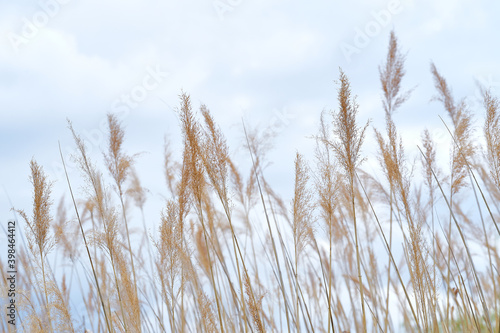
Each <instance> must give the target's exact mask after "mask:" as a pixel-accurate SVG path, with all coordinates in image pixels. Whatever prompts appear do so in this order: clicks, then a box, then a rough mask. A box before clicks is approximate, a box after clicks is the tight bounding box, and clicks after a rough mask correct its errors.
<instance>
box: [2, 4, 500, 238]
mask: <svg viewBox="0 0 500 333" xmlns="http://www.w3.org/2000/svg"><path fill="white" fill-rule="evenodd" d="M498 13H500V3H499V2H498V1H439V0H437V1H436V0H422V1H411V0H408V1H404V0H401V1H374V0H370V1H368V0H367V1H309V2H307V1H284V0H265V1H263V0H252V1H250V0H220V1H219V0H217V1H214V0H185V1H159V0H120V1H118V0H109V1H96V0H86V1H79V0H39V1H24V0H23V1H21V0H17V1H15V2H14V1H12V2H7V1H2V2H1V4H0V36H1V38H0V110H1V111H0V184H1V185H2V187H3V189H2V191H1V194H0V198H1V199H0V220H1V221H2V223H4V222H5V223H6V221H7V219H9V218H11V217H12V213H11V212H10V211H9V209H10V207H11V204H10V203H9V202H8V198H10V200H12V204H13V205H14V206H15V207H16V208H18V209H26V210H29V209H30V198H31V191H32V189H31V186H30V184H29V181H28V176H29V161H30V160H31V158H32V157H34V158H35V159H36V160H37V161H38V162H39V163H40V164H41V165H43V166H44V167H45V170H46V171H47V173H48V174H49V175H50V177H51V179H52V180H54V181H56V183H55V187H54V194H55V198H54V200H55V201H56V202H57V201H58V199H59V196H60V195H62V194H63V193H64V192H65V191H66V188H67V185H66V182H65V180H64V179H63V178H61V176H62V175H61V173H60V163H61V162H60V157H59V151H58V141H59V142H60V143H61V146H62V149H63V154H64V156H65V158H69V155H70V154H71V153H72V151H73V150H74V143H73V141H72V138H71V136H70V133H69V131H68V129H67V123H66V119H70V120H71V121H72V122H73V125H74V127H75V130H76V131H77V132H79V133H81V134H82V136H83V137H84V138H86V139H87V140H89V141H90V142H91V147H93V153H94V154H93V156H94V157H95V158H100V155H99V154H100V153H99V150H100V149H101V148H99V147H103V145H102V144H103V143H104V141H103V136H102V130H101V129H100V128H101V123H102V121H103V120H104V119H105V116H106V113H108V112H116V113H119V114H120V115H122V119H123V124H124V126H125V127H126V130H127V134H126V143H127V149H128V151H129V152H130V153H135V152H144V153H143V154H142V155H141V156H140V158H139V160H138V163H137V168H138V171H139V174H140V176H141V180H142V181H143V184H144V185H145V186H146V187H148V188H149V189H150V190H151V193H150V201H151V202H152V203H151V206H150V207H153V208H154V209H152V211H150V212H149V213H148V214H149V219H150V220H151V221H154V220H155V219H157V218H158V217H159V214H160V211H159V209H157V208H158V207H161V205H162V202H163V196H164V195H166V194H167V189H166V187H165V185H164V178H163V172H162V163H163V156H162V151H163V140H164V136H165V135H168V136H169V137H170V139H171V140H172V141H173V142H174V145H173V147H174V148H178V147H179V146H178V144H179V142H180V136H179V129H178V125H179V124H178V120H177V118H176V116H175V113H174V111H173V110H174V109H175V108H176V107H177V105H178V104H179V98H178V95H179V94H180V93H181V91H185V92H186V93H188V94H190V95H191V98H192V101H193V106H194V107H195V108H198V107H199V105H200V104H201V103H204V104H206V105H207V106H208V108H209V109H210V110H211V111H212V112H213V114H214V117H215V119H216V121H217V122H218V123H219V124H220V126H221V128H222V129H223V131H224V132H225V134H226V135H227V138H228V143H229V146H230V148H231V151H232V152H233V153H234V156H235V158H236V159H237V161H238V163H239V164H240V165H242V166H243V167H244V165H245V163H249V161H250V160H249V158H248V156H247V154H246V152H245V151H244V150H242V149H240V148H241V143H242V135H241V133H242V125H241V123H242V119H244V120H245V122H246V123H248V124H249V126H253V127H255V126H259V127H260V128H262V129H264V128H266V127H269V126H271V131H272V132H273V133H274V134H275V135H276V137H275V141H274V147H275V148H274V150H272V151H270V153H269V159H270V160H272V161H273V164H272V165H271V166H270V167H269V168H268V169H267V170H266V176H267V177H268V178H269V180H270V181H271V183H272V184H274V186H276V188H277V189H278V190H279V191H280V192H281V193H283V194H284V196H285V199H287V200H288V199H289V198H290V196H291V189H292V187H293V172H292V171H293V159H294V154H295V151H297V150H298V151H299V152H302V153H304V154H305V155H306V156H307V157H308V158H310V157H312V154H311V149H312V147H313V142H312V140H311V139H309V138H308V136H311V135H313V134H314V133H315V132H316V129H317V124H318V120H319V115H320V113H321V111H322V110H323V109H326V110H330V109H335V108H336V107H337V104H336V89H337V87H336V85H335V82H334V80H336V79H337V78H338V73H339V67H341V68H342V69H343V70H344V71H345V73H346V74H347V76H348V77H349V79H350V80H351V83H352V90H353V93H354V94H356V95H358V102H359V104H360V114H359V117H360V121H363V122H364V121H366V120H368V119H371V120H372V125H373V126H378V127H379V128H380V127H382V126H383V111H382V109H381V102H380V84H379V81H378V66H379V65H380V64H381V63H382V62H383V61H384V58H385V55H386V51H387V45H388V39H389V33H390V30H391V29H394V30H395V32H396V34H397V36H398V38H399V42H400V45H401V47H402V48H403V50H406V51H407V52H408V53H407V62H406V69H407V75H406V76H405V78H404V80H403V86H404V87H406V88H408V89H409V88H412V87H416V88H415V90H414V93H413V95H412V97H411V98H410V99H409V101H408V102H407V103H406V104H405V105H403V107H402V108H401V110H400V111H399V113H398V114H397V115H396V117H395V121H396V123H397V125H398V128H399V129H400V131H401V132H402V133H403V135H404V138H405V140H406V141H405V142H406V144H407V147H408V150H409V151H410V152H411V149H413V148H412V147H414V146H415V144H416V140H417V139H418V138H419V136H420V133H421V131H422V130H423V129H424V128H425V127H428V128H430V129H431V131H432V133H433V135H434V136H435V139H437V140H438V141H439V138H440V137H441V136H443V135H444V130H443V126H442V124H441V123H440V121H439V118H438V115H443V114H444V112H443V109H442V107H441V105H439V104H438V103H437V102H430V100H431V98H432V96H433V95H434V89H433V82H432V77H431V75H430V71H429V64H430V62H431V61H434V63H435V64H436V66H437V68H438V69H439V71H440V72H441V74H442V75H443V76H444V77H445V78H446V79H447V80H448V82H449V84H450V85H451V86H452V87H453V92H454V93H455V96H456V97H457V98H461V97H467V101H468V102H469V103H470V105H471V107H472V108H473V111H474V112H475V113H476V114H477V119H482V112H483V111H482V109H481V108H480V104H479V103H478V100H477V98H476V95H478V89H477V88H476V86H475V80H477V81H479V82H481V83H482V84H484V85H486V86H488V85H490V86H492V88H493V89H494V91H496V93H497V94H498V93H499V92H500V86H499V81H500V62H499V61H498V60H499V59H500V43H499V37H498V32H499V31H500V23H498V22H499V20H498ZM367 138H368V139H367V143H366V147H365V149H364V151H365V152H366V154H367V155H369V157H370V156H374V154H375V150H374V149H372V148H373V145H372V142H373V131H372V129H370V131H369V132H368V135H367ZM367 167H368V166H367ZM70 177H71V178H72V179H74V180H75V182H76V179H78V178H79V173H78V172H77V171H76V170H74V169H70ZM155 202H156V203H157V204H155ZM0 237H2V238H3V237H4V235H2V236H0Z"/></svg>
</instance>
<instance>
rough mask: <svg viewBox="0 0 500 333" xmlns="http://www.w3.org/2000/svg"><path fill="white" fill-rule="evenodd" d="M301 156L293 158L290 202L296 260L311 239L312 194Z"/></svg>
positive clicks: (307, 173)
mask: <svg viewBox="0 0 500 333" xmlns="http://www.w3.org/2000/svg"><path fill="white" fill-rule="evenodd" d="M308 170H309V169H308V166H307V164H306V162H305V161H304V158H303V157H302V155H301V154H299V153H297V154H296V156H295V191H294V197H293V200H292V207H293V209H292V214H293V223H292V228H293V234H294V245H295V253H296V259H298V257H299V256H300V254H301V253H302V251H303V250H304V247H305V246H306V245H307V243H308V242H309V241H311V237H313V234H312V230H313V225H312V224H313V218H314V217H313V204H312V193H311V191H310V190H309V188H308V185H307V183H308V181H309V171H308Z"/></svg>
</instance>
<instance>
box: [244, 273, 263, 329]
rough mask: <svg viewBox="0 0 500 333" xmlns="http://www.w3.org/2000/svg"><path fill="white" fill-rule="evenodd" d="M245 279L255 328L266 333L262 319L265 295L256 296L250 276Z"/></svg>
mask: <svg viewBox="0 0 500 333" xmlns="http://www.w3.org/2000/svg"><path fill="white" fill-rule="evenodd" d="M244 279H245V293H246V294H247V304H248V307H249V308H250V314H251V315H252V319H253V324H254V328H255V330H256V331H257V332H259V333H264V332H265V331H266V330H265V328H264V324H263V323H262V319H261V312H262V299H263V298H264V295H261V296H259V297H258V296H256V295H255V294H254V293H253V291H252V290H251V284H250V279H249V277H248V274H246V275H245V276H244Z"/></svg>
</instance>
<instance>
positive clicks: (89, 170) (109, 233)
mask: <svg viewBox="0 0 500 333" xmlns="http://www.w3.org/2000/svg"><path fill="white" fill-rule="evenodd" d="M68 127H69V129H70V131H71V133H72V134H73V139H74V140H75V144H76V146H77V150H78V152H79V156H75V157H74V158H75V159H76V162H77V163H78V165H79V167H80V169H81V171H82V172H83V175H84V177H85V180H86V182H87V186H88V188H87V193H88V195H89V199H90V200H91V201H93V206H94V209H95V210H96V211H97V216H98V217H99V219H100V221H101V223H102V225H103V227H104V232H101V231H99V229H97V230H94V233H95V239H96V240H97V241H98V244H99V245H100V246H101V247H103V248H104V249H105V250H106V251H107V253H108V255H109V259H110V261H111V268H112V271H113V277H114V281H115V285H114V287H115V288H116V292H117V295H118V301H119V306H120V312H121V318H122V319H123V324H124V325H125V330H126V331H127V321H126V320H125V318H126V316H125V311H124V308H123V302H122V296H121V292H120V284H119V279H118V274H117V272H116V269H117V266H116V265H117V262H116V258H115V255H116V254H115V252H116V251H119V250H120V248H119V247H118V244H120V241H119V239H118V223H117V222H118V221H117V216H116V212H115V210H114V209H113V207H112V206H111V204H110V198H109V195H108V193H107V192H106V189H105V187H104V183H103V180H102V175H101V173H100V172H99V171H98V170H97V169H96V167H95V166H94V164H93V163H92V161H91V160H90V159H89V157H88V154H87V148H86V146H85V143H84V141H83V140H82V138H81V137H80V136H79V135H77V134H76V132H75V130H74V129H73V125H72V124H71V122H69V121H68Z"/></svg>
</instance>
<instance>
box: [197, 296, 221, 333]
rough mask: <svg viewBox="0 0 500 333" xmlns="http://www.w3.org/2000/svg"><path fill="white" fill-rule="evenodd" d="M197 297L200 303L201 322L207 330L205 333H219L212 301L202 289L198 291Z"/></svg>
mask: <svg viewBox="0 0 500 333" xmlns="http://www.w3.org/2000/svg"><path fill="white" fill-rule="evenodd" d="M196 296H197V297H196V301H197V302H198V306H199V309H200V317H201V322H202V324H203V328H204V329H205V330H204V332H208V333H217V332H219V329H218V327H217V323H216V322H215V315H214V311H213V305H212V301H211V300H210V298H209V297H208V296H207V294H205V293H204V292H203V291H202V290H201V289H198V294H197V295H196Z"/></svg>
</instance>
